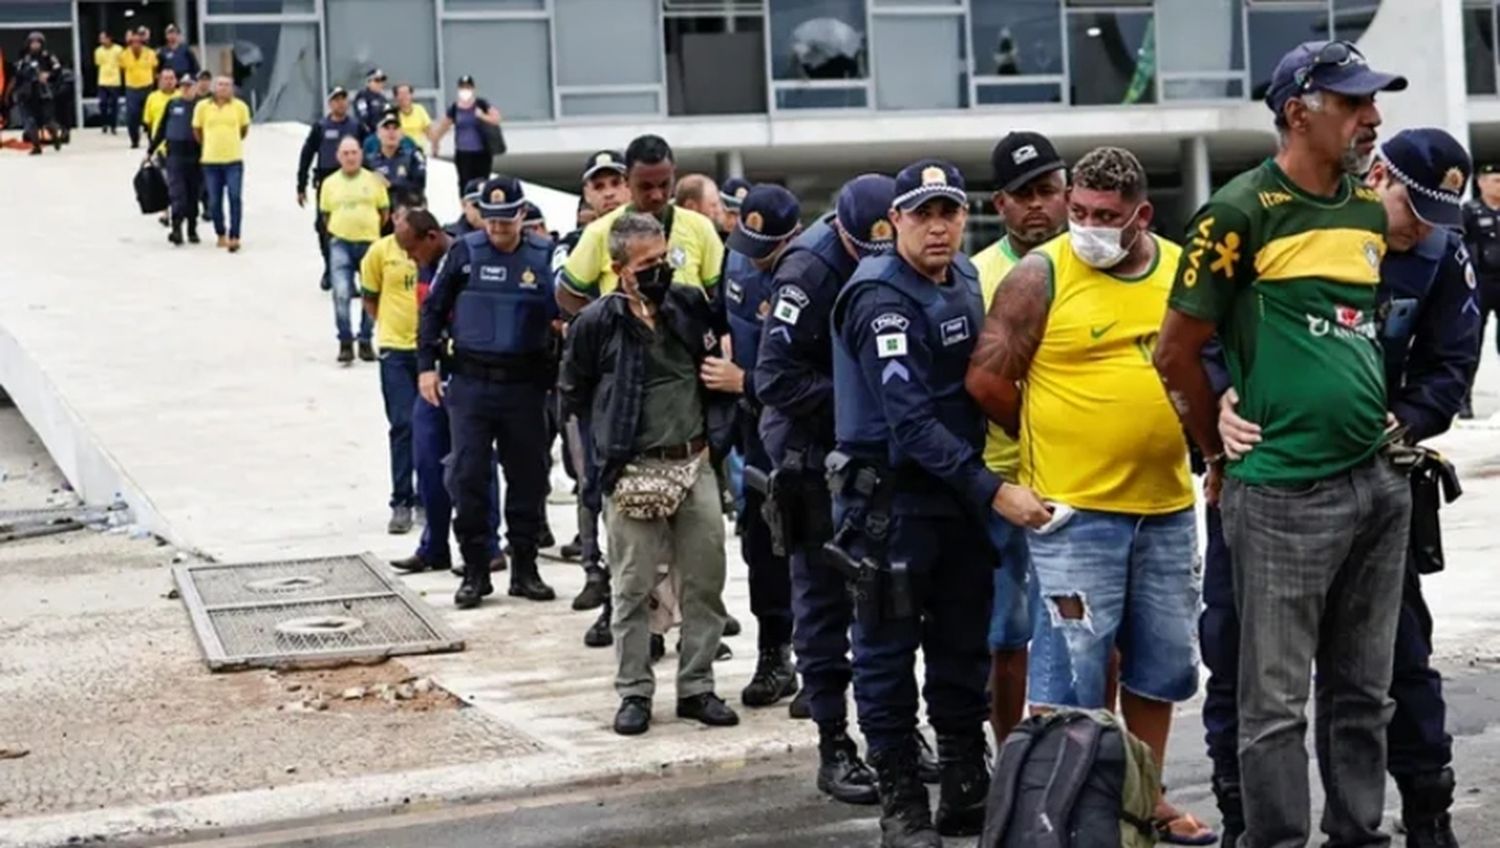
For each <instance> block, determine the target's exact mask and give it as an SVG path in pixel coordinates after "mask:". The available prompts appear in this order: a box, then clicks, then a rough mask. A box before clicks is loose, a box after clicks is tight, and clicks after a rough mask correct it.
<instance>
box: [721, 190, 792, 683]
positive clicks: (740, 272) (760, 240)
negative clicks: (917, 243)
mask: <svg viewBox="0 0 1500 848" xmlns="http://www.w3.org/2000/svg"><path fill="white" fill-rule="evenodd" d="M801 215H802V208H801V206H800V205H799V204H798V203H797V197H796V195H794V194H792V193H791V192H790V191H787V190H786V189H785V188H782V187H781V186H778V185H770V184H763V185H758V186H755V187H754V188H752V189H751V190H750V191H749V192H748V193H747V194H746V196H745V199H744V203H743V204H742V206H741V210H740V218H739V223H738V225H737V226H736V227H735V229H734V231H733V232H731V233H730V234H729V240H728V248H729V251H728V255H727V256H726V258H725V261H724V280H725V282H724V296H723V297H722V298H720V303H721V305H722V308H723V309H724V312H725V318H726V319H727V320H726V323H727V324H728V326H729V336H730V340H731V344H730V351H731V354H732V360H733V365H734V367H733V368H732V369H725V370H727V371H729V372H731V373H730V375H729V378H728V379H727V380H725V381H723V382H724V383H728V384H727V385H726V384H722V383H721V380H720V378H718V377H717V375H711V374H705V378H707V379H706V382H707V383H708V386H709V388H717V389H721V390H724V391H729V392H731V393H734V392H737V393H738V394H739V395H740V399H739V403H738V404H737V409H736V413H737V415H736V418H737V420H736V430H737V439H736V443H737V445H738V447H739V450H740V455H741V456H743V457H744V461H745V469H746V471H745V474H746V484H745V487H744V497H745V508H744V511H743V512H741V513H740V516H739V519H740V522H739V523H740V526H739V533H740V553H741V556H742V557H743V558H744V560H745V564H746V565H747V566H749V569H750V611H751V612H752V613H753V614H754V615H755V619H756V621H757V623H758V624H759V628H758V635H757V642H758V645H757V647H758V649H759V659H758V660H757V662H756V664H755V674H754V675H753V676H752V677H751V679H750V682H749V684H748V685H746V686H745V688H744V690H743V691H742V692H741V693H740V701H741V702H742V703H743V704H744V705H745V706H747V707H768V706H771V705H772V704H774V703H776V702H777V701H780V700H781V699H783V698H790V697H792V696H793V695H796V694H797V691H798V685H797V673H796V670H795V669H794V668H793V666H792V657H791V654H792V578H791V574H790V572H789V571H788V565H787V558H786V556H785V555H779V554H777V553H776V551H775V549H774V545H773V543H772V539H771V530H770V528H769V527H768V525H767V523H766V520H765V517H764V516H763V514H762V506H763V505H764V503H765V499H766V491H765V485H764V484H765V481H766V480H767V478H768V477H769V475H770V473H771V471H772V468H771V459H770V457H769V456H768V455H767V454H766V449H765V445H763V444H762V443H761V439H760V414H761V402H760V398H759V397H758V396H757V394H756V391H755V373H754V372H755V362H756V356H757V351H758V350H759V349H760V335H761V325H762V324H763V323H764V322H765V320H766V315H767V313H769V312H770V311H771V303H770V294H771V290H770V289H771V269H772V268H773V267H774V266H775V263H776V261H777V259H779V258H780V256H781V254H782V252H783V251H785V250H786V248H787V246H788V245H790V244H791V242H792V239H793V238H795V237H796V235H797V233H798V232H799V231H800V229H801V226H802V224H801ZM755 481H760V484H759V485H757V483H756V482H755Z"/></svg>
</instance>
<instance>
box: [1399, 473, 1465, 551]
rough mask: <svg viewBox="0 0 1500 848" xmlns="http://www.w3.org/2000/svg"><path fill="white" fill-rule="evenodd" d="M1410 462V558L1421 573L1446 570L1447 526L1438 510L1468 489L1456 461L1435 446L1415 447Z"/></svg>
mask: <svg viewBox="0 0 1500 848" xmlns="http://www.w3.org/2000/svg"><path fill="white" fill-rule="evenodd" d="M1412 451H1413V452H1414V454H1413V456H1412V458H1411V460H1410V462H1409V464H1407V463H1402V464H1403V465H1407V469H1406V471H1407V475H1408V479H1409V480H1410V481H1411V544H1410V547H1409V551H1410V554H1409V556H1410V562H1411V566H1412V568H1413V569H1415V571H1416V572H1417V573H1418V574H1436V573H1437V572H1439V571H1442V570H1443V567H1444V565H1445V563H1444V561H1443V528H1442V523H1441V522H1440V521H1439V519H1438V510H1439V509H1441V508H1442V505H1443V504H1444V503H1453V502H1454V501H1455V500H1457V499H1458V498H1459V497H1460V496H1461V495H1463V493H1464V490H1463V487H1462V486H1461V485H1459V482H1458V472H1457V471H1455V470H1454V468H1453V463H1451V462H1449V461H1448V460H1447V459H1446V458H1444V457H1443V455H1442V454H1440V453H1438V452H1437V451H1435V450H1433V449H1431V448H1425V447H1420V446H1419V447H1415V448H1413V449H1412Z"/></svg>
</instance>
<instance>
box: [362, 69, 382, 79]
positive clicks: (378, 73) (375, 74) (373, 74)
mask: <svg viewBox="0 0 1500 848" xmlns="http://www.w3.org/2000/svg"><path fill="white" fill-rule="evenodd" d="M365 79H367V80H379V81H381V82H385V80H386V76H385V71H382V70H381V69H379V68H371V69H370V72H369V73H367V74H365Z"/></svg>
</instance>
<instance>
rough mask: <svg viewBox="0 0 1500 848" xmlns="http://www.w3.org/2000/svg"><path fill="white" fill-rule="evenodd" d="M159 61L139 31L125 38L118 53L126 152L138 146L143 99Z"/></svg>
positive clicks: (144, 104) (151, 85) (144, 102)
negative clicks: (128, 136)
mask: <svg viewBox="0 0 1500 848" xmlns="http://www.w3.org/2000/svg"><path fill="white" fill-rule="evenodd" d="M159 61H160V60H159V59H157V57H156V51H155V50H152V49H150V48H149V47H147V46H146V45H145V43H144V42H143V41H142V38H141V35H140V33H139V31H137V32H132V33H130V34H129V35H128V36H127V44H126V47H125V50H124V51H123V52H121V53H120V58H119V63H120V71H121V73H123V74H124V77H125V131H126V132H127V133H129V134H130V149H132V150H134V149H136V148H138V147H140V146H141V112H142V111H143V110H144V109H145V108H146V98H147V97H149V96H150V95H151V88H152V87H153V86H154V85H155V84H156V66H157V64H158V62H159Z"/></svg>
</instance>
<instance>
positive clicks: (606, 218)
mask: <svg viewBox="0 0 1500 848" xmlns="http://www.w3.org/2000/svg"><path fill="white" fill-rule="evenodd" d="M625 181H626V183H627V184H628V185H629V187H630V202H629V203H627V204H625V205H624V206H621V207H619V208H618V209H615V210H614V211H612V212H610V213H608V214H606V215H603V216H601V217H599V218H598V219H596V220H595V221H594V222H593V223H592V224H589V225H588V227H586V228H585V229H584V231H583V235H582V236H580V237H579V239H578V245H577V246H576V247H574V248H573V252H572V253H570V254H569V255H568V261H567V262H566V263H565V264H564V265H563V267H562V271H561V273H560V274H559V276H558V284H559V285H558V287H557V302H558V305H559V306H561V307H562V308H563V311H564V312H567V313H569V314H572V313H576V312H578V311H579V310H581V309H583V307H584V306H586V305H588V303H589V302H590V301H592V300H594V299H595V298H597V297H599V296H600V295H605V294H609V293H610V292H612V291H614V290H615V288H616V287H617V286H618V285H619V276H618V275H616V274H615V272H614V270H613V269H612V268H611V267H610V258H609V230H610V227H613V226H614V223H615V221H616V220H618V219H619V218H620V217H621V216H622V215H625V214H627V213H630V212H639V213H644V214H647V215H651V216H652V217H654V218H656V219H657V220H658V221H660V222H661V225H662V228H663V229H664V230H666V234H667V262H668V264H670V265H671V267H672V268H673V273H672V282H674V283H681V284H686V285H695V286H702V287H703V288H704V289H711V288H712V287H713V286H715V285H717V284H718V282H719V275H720V273H721V272H722V270H723V267H724V243H723V242H722V241H721V240H720V239H719V231H718V229H717V228H716V227H715V226H714V223H713V222H712V221H710V220H709V219H708V218H706V217H704V216H703V215H701V214H699V213H697V212H694V211H692V210H691V209H683V208H681V207H678V206H673V205H672V192H673V188H674V186H675V185H676V182H677V165H676V163H675V160H674V158H673V155H672V148H671V146H669V145H668V144H667V142H666V140H665V139H663V138H661V137H660V136H655V135H643V136H641V137H639V138H637V139H636V140H634V141H632V142H630V146H629V147H628V148H626V149H625ZM710 298H712V293H710Z"/></svg>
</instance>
